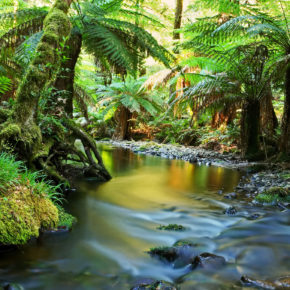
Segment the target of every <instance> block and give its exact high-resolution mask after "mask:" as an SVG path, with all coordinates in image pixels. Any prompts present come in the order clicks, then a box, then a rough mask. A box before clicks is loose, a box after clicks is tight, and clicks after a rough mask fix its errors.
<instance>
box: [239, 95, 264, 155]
mask: <svg viewBox="0 0 290 290" xmlns="http://www.w3.org/2000/svg"><path fill="white" fill-rule="evenodd" d="M259 133H260V101H259V100H256V99H250V100H247V101H246V102H245V104H244V106H243V110H242V118H241V144H242V151H243V155H244V157H245V158H247V159H249V160H254V159H256V158H257V157H258V155H260V154H259V153H260V142H259Z"/></svg>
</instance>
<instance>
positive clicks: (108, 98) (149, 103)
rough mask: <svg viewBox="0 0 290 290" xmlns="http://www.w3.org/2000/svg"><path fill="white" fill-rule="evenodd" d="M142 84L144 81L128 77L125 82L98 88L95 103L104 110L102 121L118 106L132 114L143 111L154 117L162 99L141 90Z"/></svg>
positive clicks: (109, 116) (108, 117)
mask: <svg viewBox="0 0 290 290" xmlns="http://www.w3.org/2000/svg"><path fill="white" fill-rule="evenodd" d="M143 82H144V79H138V80H135V79H134V78H132V77H131V76H128V77H126V80H125V82H114V83H113V84H112V85H110V86H99V87H98V90H97V101H98V103H99V105H100V106H101V107H103V108H104V110H103V115H104V119H105V120H108V119H110V118H111V117H112V116H113V114H114V112H115V111H116V110H117V108H118V107H120V106H124V107H126V108H128V109H129V110H130V111H131V112H132V113H133V112H137V113H141V112H142V111H145V112H147V113H149V114H150V115H153V116H154V115H156V114H157V113H158V112H159V111H160V109H161V105H162V99H160V97H159V96H157V95H153V94H151V93H150V92H148V91H147V90H146V89H145V88H143V87H142V85H143Z"/></svg>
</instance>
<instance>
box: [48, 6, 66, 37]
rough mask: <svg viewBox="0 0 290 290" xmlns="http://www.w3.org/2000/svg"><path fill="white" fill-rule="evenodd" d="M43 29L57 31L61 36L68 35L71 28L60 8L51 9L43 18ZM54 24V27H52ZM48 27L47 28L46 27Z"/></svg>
mask: <svg viewBox="0 0 290 290" xmlns="http://www.w3.org/2000/svg"><path fill="white" fill-rule="evenodd" d="M43 24H44V27H46V28H45V29H44V31H45V32H46V31H51V32H54V33H56V32H57V33H58V34H59V35H60V36H61V37H62V36H68V35H69V33H70V30H71V25H70V21H69V19H68V17H67V15H66V14H65V13H64V12H63V11H62V10H60V9H53V10H51V12H50V13H49V14H48V15H47V16H46V18H45V20H44V23H43ZM52 26H54V28H52ZM48 28H49V29H48Z"/></svg>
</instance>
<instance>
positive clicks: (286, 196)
mask: <svg viewBox="0 0 290 290" xmlns="http://www.w3.org/2000/svg"><path fill="white" fill-rule="evenodd" d="M255 199H256V201H258V202H261V203H270V204H273V203H277V202H290V187H286V188H284V187H271V188H269V189H268V190H266V191H264V192H262V193H260V194H258V195H257V196H256V198H255Z"/></svg>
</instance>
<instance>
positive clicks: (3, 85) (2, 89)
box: [0, 76, 12, 96]
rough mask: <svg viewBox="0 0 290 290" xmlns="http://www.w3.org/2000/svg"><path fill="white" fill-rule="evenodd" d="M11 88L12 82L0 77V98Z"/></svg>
mask: <svg viewBox="0 0 290 290" xmlns="http://www.w3.org/2000/svg"><path fill="white" fill-rule="evenodd" d="M11 87H12V82H11V80H10V79H9V78H7V77H5V76H0V96H1V95H2V94H5V93H6V92H8V91H9V90H10V89H11Z"/></svg>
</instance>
